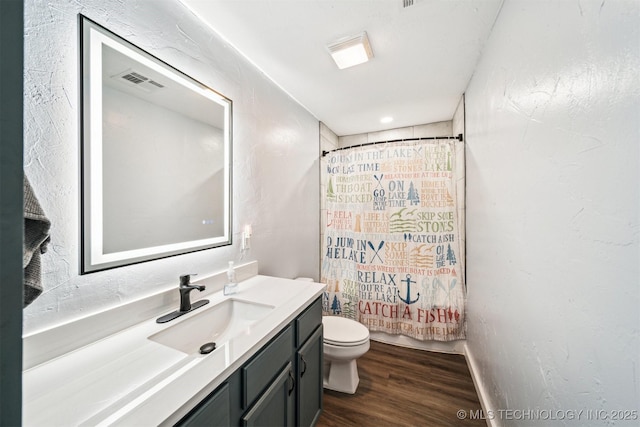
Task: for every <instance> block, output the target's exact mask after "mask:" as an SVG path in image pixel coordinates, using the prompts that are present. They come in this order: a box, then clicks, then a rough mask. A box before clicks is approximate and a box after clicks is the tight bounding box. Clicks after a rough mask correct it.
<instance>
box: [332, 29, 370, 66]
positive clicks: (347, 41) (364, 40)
mask: <svg viewBox="0 0 640 427" xmlns="http://www.w3.org/2000/svg"><path fill="white" fill-rule="evenodd" d="M327 49H328V50H329V53H330V54H331V57H332V58H333V60H334V61H335V62H336V65H337V66H338V68H339V69H341V70H342V69H345V68H348V67H353V66H354V65H358V64H362V63H364V62H367V61H368V60H369V59H371V58H373V51H372V50H371V44H370V43H369V38H368V37H367V32H366V31H363V32H362V33H360V34H358V35H356V36H350V37H345V38H342V39H340V40H337V41H335V42H333V43H331V44H329V45H327Z"/></svg>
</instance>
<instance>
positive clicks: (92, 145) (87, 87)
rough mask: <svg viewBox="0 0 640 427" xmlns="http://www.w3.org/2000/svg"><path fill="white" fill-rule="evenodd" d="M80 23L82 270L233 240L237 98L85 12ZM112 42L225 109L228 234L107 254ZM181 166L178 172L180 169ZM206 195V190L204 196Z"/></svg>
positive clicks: (212, 246) (225, 175)
mask: <svg viewBox="0 0 640 427" xmlns="http://www.w3.org/2000/svg"><path fill="white" fill-rule="evenodd" d="M79 23H80V55H81V56H80V67H81V68H80V69H81V79H80V102H81V108H80V112H81V117H80V125H81V131H80V134H81V138H82V141H81V144H80V145H81V151H82V155H81V164H82V172H81V198H82V203H81V218H82V225H81V248H82V249H81V257H80V258H81V261H80V264H81V265H80V272H81V274H86V273H91V272H95V271H100V270H105V269H109V268H114V267H120V266H124V265H128V264H134V263H138V262H144V261H151V260H154V259H158V258H164V257H167V256H173V255H180V254H184V253H188V252H193V251H198V250H204V249H210V248H214V247H218V246H224V245H230V244H231V218H232V216H231V176H232V173H231V158H232V156H231V151H232V101H231V100H230V99H228V98H226V97H225V96H223V95H221V94H219V93H217V92H215V91H214V90H212V89H210V88H209V87H207V86H205V85H203V84H202V83H200V82H198V81H196V80H194V79H192V78H191V77H189V76H187V75H186V74H184V73H182V72H180V71H179V70H177V69H175V68H173V67H172V66H170V65H168V64H166V63H165V62H163V61H161V60H159V59H158V58H155V57H154V56H152V55H150V54H149V53H147V52H145V51H143V50H142V49H140V48H138V47H136V46H135V45H133V44H131V43H129V42H127V41H126V40H124V39H122V38H120V37H119V36H117V35H115V34H113V33H111V32H110V31H108V30H107V29H105V28H103V27H102V26H100V25H99V24H96V23H95V22H93V21H91V20H90V19H88V18H87V17H85V16H83V15H79ZM103 46H108V47H110V48H112V49H115V50H117V51H118V52H120V53H122V54H124V55H127V56H129V57H131V58H132V59H134V60H136V61H138V62H139V63H141V64H143V65H144V66H146V67H149V68H151V69H153V70H154V71H156V72H158V73H160V74H162V76H164V77H167V78H169V79H171V80H172V81H174V82H176V83H177V84H180V85H182V86H184V87H185V88H187V89H189V90H192V91H194V92H196V93H197V94H199V95H200V96H202V97H205V98H207V99H208V100H210V101H211V102H212V103H215V104H216V105H218V106H221V107H222V108H223V109H224V126H225V128H224V129H223V133H224V171H223V176H224V188H223V189H222V191H223V192H224V196H223V200H224V207H223V210H222V211H223V212H224V215H223V216H224V217H223V218H221V221H223V233H222V234H221V235H218V236H215V237H209V238H205V239H200V240H191V241H181V242H175V243H170V244H163V245H159V246H153V247H143V248H136V249H132V250H122V251H117V252H111V253H105V251H104V250H103V243H104V234H103V229H104V228H103V227H104V222H103V219H104V218H103V156H102V153H103V137H102V131H103V129H102V124H103V117H102V113H103V111H102V101H103V97H102V90H103V83H102V51H103ZM179 172H180V171H176V173H179ZM203 197H206V195H203Z"/></svg>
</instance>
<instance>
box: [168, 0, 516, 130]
mask: <svg viewBox="0 0 640 427" xmlns="http://www.w3.org/2000/svg"><path fill="white" fill-rule="evenodd" d="M180 1H181V2H182V3H184V4H185V5H186V6H187V7H188V8H190V9H191V10H192V11H193V12H194V13H195V14H196V15H198V16H199V17H200V18H201V19H202V20H204V21H205V22H207V23H208V24H209V25H210V26H211V27H212V28H213V29H214V30H215V31H216V32H217V33H218V34H220V35H221V36H222V37H223V38H224V39H225V40H226V41H227V42H228V43H230V44H231V45H233V46H234V47H235V48H236V49H237V50H238V51H240V52H241V53H242V54H243V55H244V56H245V57H247V58H248V59H249V60H250V61H251V62H253V63H254V64H255V65H256V66H257V67H258V68H259V69H261V70H262V71H263V72H264V73H265V74H266V75H267V76H269V77H270V78H271V79H272V80H273V81H274V82H275V83H276V84H277V85H279V86H280V87H281V88H282V89H283V90H285V91H286V92H287V93H288V94H289V95H291V96H292V97H293V98H294V99H296V100H297V101H298V102H299V103H300V104H302V105H303V106H304V107H305V108H306V109H307V110H309V111H310V112H311V113H312V114H313V115H314V116H315V117H316V118H317V119H318V120H320V121H322V122H324V123H325V124H326V125H327V126H328V127H329V128H330V129H331V130H333V131H334V132H335V133H336V134H338V135H340V136H343V135H353V134H357V133H365V132H373V131H378V130H384V129H392V128H398V127H404V126H412V125H419V124H425V123H433V122H439V121H445V120H451V118H452V117H453V113H454V112H455V109H456V106H457V105H458V103H459V101H460V98H461V96H462V94H463V92H464V91H465V89H466V87H467V84H468V82H469V80H470V79H471V76H472V74H473V70H474V68H475V65H476V62H477V61H478V58H479V57H480V53H481V50H482V47H483V46H484V43H485V41H486V39H487V38H488V36H489V33H490V32H491V28H492V26H493V23H494V21H495V19H496V16H497V14H498V12H499V10H500V5H501V4H502V1H503V0H413V5H411V6H408V7H403V0H341V1H335V0H215V1H212V0H180ZM405 1H406V0H405ZM362 31H366V32H367V34H368V36H369V40H370V42H371V47H372V49H373V54H374V58H373V59H372V60H371V61H369V62H367V63H364V64H361V65H357V66H355V67H352V68H347V69H344V70H339V69H338V68H337V67H336V65H335V63H334V62H333V60H332V59H331V57H330V56H329V53H328V51H327V49H326V45H327V44H330V43H331V42H334V41H335V40H337V39H340V38H342V37H345V36H350V35H355V34H358V33H359V32H362ZM385 116H391V117H393V121H392V122H391V123H386V124H383V123H381V122H380V119H381V118H382V117H385Z"/></svg>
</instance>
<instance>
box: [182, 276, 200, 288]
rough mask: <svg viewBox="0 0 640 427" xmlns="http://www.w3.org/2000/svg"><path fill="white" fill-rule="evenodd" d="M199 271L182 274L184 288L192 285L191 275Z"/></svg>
mask: <svg viewBox="0 0 640 427" xmlns="http://www.w3.org/2000/svg"><path fill="white" fill-rule="evenodd" d="M197 275H198V274H197V273H191V274H183V275H182V276H180V287H181V288H183V287H185V286H190V285H191V276H197Z"/></svg>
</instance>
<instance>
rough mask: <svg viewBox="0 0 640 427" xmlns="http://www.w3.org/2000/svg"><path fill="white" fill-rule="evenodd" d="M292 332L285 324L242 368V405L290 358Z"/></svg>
mask: <svg viewBox="0 0 640 427" xmlns="http://www.w3.org/2000/svg"><path fill="white" fill-rule="evenodd" d="M293 348H294V347H293V332H292V330H291V326H287V327H286V328H285V329H284V330H283V331H282V332H281V333H280V335H278V336H277V337H276V338H274V339H273V340H272V341H271V342H270V343H269V344H267V345H266V346H265V347H264V348H263V349H262V351H260V352H259V353H258V354H257V355H256V356H255V357H254V358H253V360H251V361H250V362H249V363H247V364H246V365H245V366H244V367H243V368H242V384H243V387H242V389H243V393H242V407H243V408H246V407H247V406H249V405H250V404H251V403H252V402H253V401H254V400H255V399H256V398H257V397H258V395H259V394H260V393H262V391H263V390H264V389H265V388H266V387H267V385H269V383H270V382H271V380H272V379H273V378H274V376H275V375H276V374H277V373H279V372H280V370H281V369H282V367H283V366H284V365H285V364H286V363H287V362H289V361H290V360H291V353H292V350H293Z"/></svg>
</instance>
